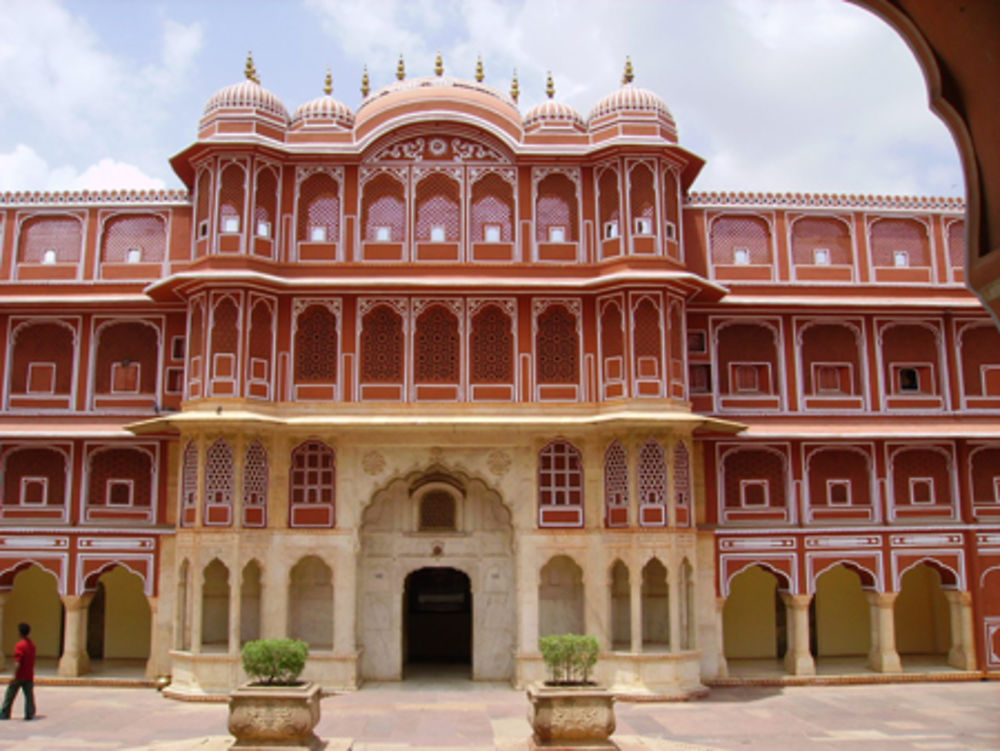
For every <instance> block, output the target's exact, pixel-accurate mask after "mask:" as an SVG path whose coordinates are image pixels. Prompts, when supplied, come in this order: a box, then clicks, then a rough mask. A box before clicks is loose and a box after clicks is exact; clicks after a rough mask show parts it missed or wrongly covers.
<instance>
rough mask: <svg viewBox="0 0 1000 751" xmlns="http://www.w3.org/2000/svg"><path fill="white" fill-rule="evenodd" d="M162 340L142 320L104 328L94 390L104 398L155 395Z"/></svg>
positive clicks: (100, 334)
mask: <svg viewBox="0 0 1000 751" xmlns="http://www.w3.org/2000/svg"><path fill="white" fill-rule="evenodd" d="M157 344H158V337H157V332H156V330H155V329H154V328H152V327H150V326H147V325H146V324H144V323H140V322H139V321H123V322H121V323H113V324H111V325H109V326H104V327H103V328H101V329H100V330H99V332H98V340H97V355H96V357H95V358H94V367H95V373H94V391H95V392H96V393H97V394H102V395H109V394H115V395H119V394H120V395H126V394H132V395H134V394H150V395H152V394H155V393H156V370H157V361H158V351H157V350H158V346H157Z"/></svg>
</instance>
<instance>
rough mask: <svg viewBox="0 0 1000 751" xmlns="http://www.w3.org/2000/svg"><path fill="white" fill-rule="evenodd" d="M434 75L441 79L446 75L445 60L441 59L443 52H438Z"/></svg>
mask: <svg viewBox="0 0 1000 751" xmlns="http://www.w3.org/2000/svg"><path fill="white" fill-rule="evenodd" d="M434 75H435V76H438V77H439V78H440V77H441V76H443V75H444V60H442V59H441V50H438V53H437V55H436V56H435V58H434Z"/></svg>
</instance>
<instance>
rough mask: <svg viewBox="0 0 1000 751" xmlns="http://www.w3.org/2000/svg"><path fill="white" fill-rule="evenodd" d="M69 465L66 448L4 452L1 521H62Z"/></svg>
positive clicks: (0, 464)
mask: <svg viewBox="0 0 1000 751" xmlns="http://www.w3.org/2000/svg"><path fill="white" fill-rule="evenodd" d="M70 465H71V453H70V448H69V447H68V446H66V445H61V444H50V445H49V446H40V445H27V446H14V447H11V448H9V449H7V450H6V451H4V452H3V458H2V460H0V477H2V478H3V479H2V482H3V497H2V499H0V500H2V505H0V515H2V517H3V518H4V519H5V520H13V519H18V518H23V519H36V520H41V519H49V520H65V519H66V518H67V516H68V509H69V504H68V490H69V478H70Z"/></svg>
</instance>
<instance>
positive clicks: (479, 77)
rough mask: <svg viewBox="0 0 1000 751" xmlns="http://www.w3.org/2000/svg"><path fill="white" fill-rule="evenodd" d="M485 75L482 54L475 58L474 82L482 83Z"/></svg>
mask: <svg viewBox="0 0 1000 751" xmlns="http://www.w3.org/2000/svg"><path fill="white" fill-rule="evenodd" d="M485 77H486V75H485V74H484V73H483V56H482V55H480V56H479V57H477V58H476V83H482V82H483V79H484V78H485Z"/></svg>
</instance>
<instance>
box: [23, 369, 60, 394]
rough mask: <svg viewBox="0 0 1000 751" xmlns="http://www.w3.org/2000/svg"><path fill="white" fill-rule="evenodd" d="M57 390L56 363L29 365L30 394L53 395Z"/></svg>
mask: <svg viewBox="0 0 1000 751" xmlns="http://www.w3.org/2000/svg"><path fill="white" fill-rule="evenodd" d="M55 390H56V364H55V363H54V362H32V363H28V393H29V394H52V393H54V392H55Z"/></svg>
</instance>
